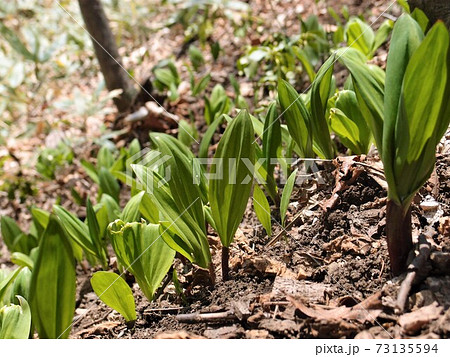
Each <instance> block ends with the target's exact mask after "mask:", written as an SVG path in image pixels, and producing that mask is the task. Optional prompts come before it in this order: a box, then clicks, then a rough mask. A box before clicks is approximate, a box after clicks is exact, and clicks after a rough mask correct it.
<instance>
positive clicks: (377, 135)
mask: <svg viewBox="0 0 450 357" xmlns="http://www.w3.org/2000/svg"><path fill="white" fill-rule="evenodd" d="M355 52H356V53H355ZM337 54H338V58H339V61H340V62H342V63H343V64H344V65H345V66H346V67H347V68H348V70H349V71H350V73H351V76H352V82H353V86H354V89H355V93H356V97H357V99H358V103H359V106H360V110H361V113H362V114H363V116H364V118H365V119H366V122H367V125H368V126H369V128H370V130H371V132H372V134H373V137H374V139H375V143H376V145H377V147H378V151H379V152H380V154H381V155H383V153H382V150H381V148H382V138H383V101H384V86H383V85H382V83H380V82H379V76H378V75H377V74H376V73H374V72H373V71H372V70H370V67H369V66H367V65H365V64H364V62H363V61H361V57H360V56H359V54H358V51H357V50H355V49H352V48H346V49H342V50H339V51H337Z"/></svg>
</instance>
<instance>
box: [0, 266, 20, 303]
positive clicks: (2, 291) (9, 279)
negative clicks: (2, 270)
mask: <svg viewBox="0 0 450 357" xmlns="http://www.w3.org/2000/svg"><path fill="white" fill-rule="evenodd" d="M21 271H22V268H21V267H20V268H18V269H15V270H14V271H12V272H8V274H7V275H6V276H5V277H4V278H3V279H2V280H0V305H4V304H8V303H9V302H10V298H9V295H8V294H7V293H8V292H9V289H10V288H11V286H12V285H13V284H14V282H15V280H16V278H17V276H18V275H19V274H20V272H21Z"/></svg>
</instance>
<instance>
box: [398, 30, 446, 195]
mask: <svg viewBox="0 0 450 357" xmlns="http://www.w3.org/2000/svg"><path fill="white" fill-rule="evenodd" d="M449 42H450V41H449V32H448V30H447V29H446V27H445V26H444V24H443V23H437V24H436V25H434V26H433V27H432V28H431V30H430V31H429V32H428V34H427V36H426V37H425V38H424V40H423V41H422V43H421V44H420V45H419V47H418V48H417V50H416V51H415V52H414V53H413V55H412V56H411V59H410V61H409V63H408V66H407V68H406V71H405V75H404V79H403V87H402V92H401V96H400V108H399V112H398V117H397V122H396V127H395V141H396V148H397V152H396V156H395V164H394V175H395V178H396V182H398V184H397V194H398V196H399V198H400V200H401V202H404V201H408V200H409V199H411V198H412V196H413V195H414V194H415V192H416V191H417V190H418V189H419V188H420V187H421V185H422V184H423V183H424V182H425V180H426V179H427V178H428V177H429V175H430V174H431V170H432V167H433V165H431V167H430V165H429V163H433V162H434V160H435V148H436V145H437V144H438V142H439V140H440V139H441V137H442V135H443V134H444V132H445V130H446V128H447V127H448V125H449V121H450V117H449V116H448V113H449V109H448V108H449V106H450V103H449V100H448V95H449V93H450V74H449V72H450V60H449ZM425 62H426V63H427V65H426V66H424V65H423V64H424V63H425ZM418 78H420V79H421V80H420V81H418V80H417V79H418ZM425 118H426V119H425ZM423 165H425V167H423ZM418 168H421V170H422V171H417V172H415V173H414V174H412V172H414V171H415V169H418ZM426 168H428V170H426ZM405 171H406V172H405ZM406 173H408V174H410V173H411V176H405V174H406Z"/></svg>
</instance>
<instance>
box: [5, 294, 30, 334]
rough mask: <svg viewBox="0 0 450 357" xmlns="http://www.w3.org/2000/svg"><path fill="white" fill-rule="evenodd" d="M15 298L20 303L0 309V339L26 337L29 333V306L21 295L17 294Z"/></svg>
mask: <svg viewBox="0 0 450 357" xmlns="http://www.w3.org/2000/svg"><path fill="white" fill-rule="evenodd" d="M17 299H19V302H20V305H9V306H3V307H2V308H1V309H0V339H28V336H29V335H30V329H31V312H30V306H29V305H28V303H27V301H26V300H25V299H24V298H23V297H22V296H17Z"/></svg>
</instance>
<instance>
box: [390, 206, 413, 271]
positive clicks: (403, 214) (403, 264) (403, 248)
mask: <svg viewBox="0 0 450 357" xmlns="http://www.w3.org/2000/svg"><path fill="white" fill-rule="evenodd" d="M386 238H387V244H388V251H389V258H390V260H391V271H392V274H393V275H394V276H397V275H400V274H401V273H403V272H405V271H406V268H407V263H408V262H407V260H408V255H409V252H410V251H411V250H412V248H413V243H412V230H411V207H408V208H407V209H405V207H402V206H399V205H397V204H396V203H395V202H394V201H391V200H388V201H387V206H386Z"/></svg>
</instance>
